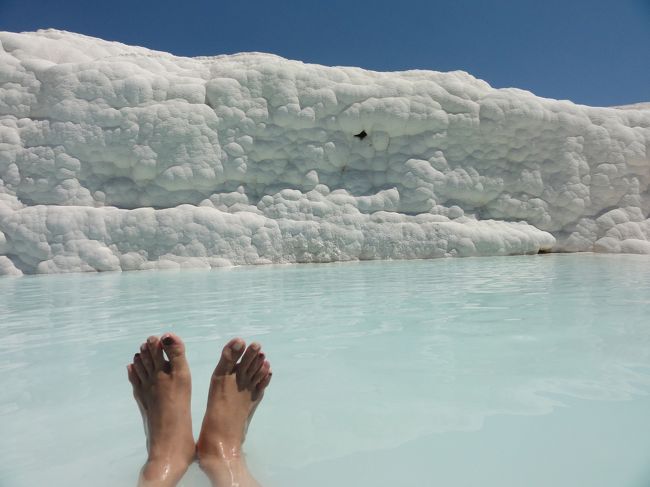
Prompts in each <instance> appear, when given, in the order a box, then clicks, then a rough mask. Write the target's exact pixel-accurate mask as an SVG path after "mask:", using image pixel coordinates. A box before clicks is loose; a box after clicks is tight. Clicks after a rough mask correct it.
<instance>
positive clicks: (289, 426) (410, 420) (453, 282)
mask: <svg viewBox="0 0 650 487" xmlns="http://www.w3.org/2000/svg"><path fill="white" fill-rule="evenodd" d="M166 330H171V331H174V332H176V333H178V334H180V335H181V336H183V337H184V338H185V340H186V342H187V345H188V351H189V360H190V365H191V367H192V372H193V377H194V395H193V414H194V423H195V430H196V428H198V426H200V420H201V417H202V414H203V407H204V403H205V397H206V393H207V383H208V379H209V375H210V372H211V370H212V368H213V367H214V364H215V362H216V360H217V358H218V354H219V351H220V349H221V346H222V345H223V343H224V341H225V340H227V339H228V338H229V337H231V336H235V335H239V336H242V337H244V338H245V339H246V340H252V339H256V340H260V341H262V343H263V344H264V345H265V349H266V352H267V355H268V356H269V359H270V360H271V362H272V364H273V369H274V375H273V383H272V385H271V388H270V390H269V392H268V394H267V396H266V398H265V399H264V403H263V405H262V407H260V409H259V410H258V413H257V415H256V418H255V420H254V421H253V424H252V426H251V430H250V432H249V437H248V440H247V446H248V448H247V451H248V456H249V464H250V466H251V467H252V470H253V471H254V472H255V474H256V475H257V476H258V477H259V478H260V480H262V481H263V483H264V484H265V486H267V487H268V486H270V487H274V486H277V487H280V486H282V487H287V486H289V487H290V486H305V485H309V486H332V485H342V486H347V485H350V486H366V485H367V486H393V485H417V486H429V485H431V486H433V485H436V486H449V487H456V486H468V487H469V486H477V485H481V486H498V487H511V486H512V487H515V486H517V487H521V486H523V485H525V486H527V487H536V486H539V487H542V486H544V487H548V486H553V487H564V486H566V487H569V486H570V487H576V486H589V487H601V486H602V487H642V486H647V485H650V395H649V393H650V258H647V257H639V256H602V255H545V256H529V257H508V258H476V259H441V260H434V261H410V262H373V263H359V264H334V265H320V266H316V265H314V266H311V265H309V266H308V265H301V266H280V267H277V266H275V267H256V268H236V269H230V270H216V271H207V272H206V271H183V272H136V273H123V274H119V273H110V274H99V275H59V276H37V277H24V278H17V279H16V278H3V279H0V372H1V373H2V383H1V387H0V431H1V434H0V485H1V486H3V487H4V486H7V487H9V486H11V487H23V486H25V487H27V486H29V487H32V486H35V485H49V486H72V485H74V486H82V485H92V486H122V485H125V486H128V485H132V484H134V480H135V478H136V476H137V471H138V468H139V466H140V465H141V463H142V461H143V459H144V437H143V433H142V425H141V421H140V417H139V414H138V412H137V408H136V406H135V403H134V402H133V399H132V397H131V392H130V385H129V384H128V382H127V380H126V370H125V365H126V364H127V363H128V362H129V360H130V359H131V357H132V356H133V353H135V351H136V350H137V347H138V346H139V344H140V342H141V341H142V340H143V339H144V338H145V337H146V336H148V335H149V334H159V333H162V332H163V331H166ZM182 485H185V486H194V485H197V486H204V485H207V484H206V482H205V480H204V479H203V478H202V477H201V476H200V474H199V472H198V471H197V470H194V469H193V470H192V471H190V472H189V473H188V476H187V477H186V479H185V480H184V481H183V483H182Z"/></svg>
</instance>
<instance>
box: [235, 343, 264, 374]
mask: <svg viewBox="0 0 650 487" xmlns="http://www.w3.org/2000/svg"><path fill="white" fill-rule="evenodd" d="M261 349H262V346H261V345H260V344H259V343H257V342H253V343H251V344H250V345H249V346H248V348H247V349H246V351H245V352H244V356H243V357H242V359H241V363H240V364H239V369H240V370H243V371H246V370H247V369H248V367H250V365H251V364H252V363H253V362H254V361H255V359H256V358H257V355H258V354H259V353H260V350H261Z"/></svg>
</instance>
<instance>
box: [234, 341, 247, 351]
mask: <svg viewBox="0 0 650 487" xmlns="http://www.w3.org/2000/svg"><path fill="white" fill-rule="evenodd" d="M242 348H244V344H243V343H242V342H235V343H233V345H232V349H233V350H234V351H235V352H241V349H242Z"/></svg>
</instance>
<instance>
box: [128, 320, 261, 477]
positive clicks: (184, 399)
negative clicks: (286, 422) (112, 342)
mask: <svg viewBox="0 0 650 487" xmlns="http://www.w3.org/2000/svg"><path fill="white" fill-rule="evenodd" d="M163 351H164V354H163ZM165 355H167V359H168V360H167V359H165ZM127 371H128V378H129V382H131V384H132V386H133V395H134V397H135V400H136V402H137V404H138V407H139V409H140V412H141V414H142V419H143V422H144V427H145V433H146V436H147V452H148V457H147V461H146V462H145V464H144V466H143V467H142V470H141V473H140V478H139V483H138V485H140V486H161V487H166V486H173V485H176V484H177V483H178V481H179V480H180V478H181V477H182V476H183V474H184V473H185V471H186V470H187V468H188V467H189V465H190V464H191V463H192V462H193V461H194V460H195V459H198V460H199V465H200V467H201V468H202V469H203V471H204V472H205V473H206V475H207V476H208V477H209V478H210V480H211V482H212V484H213V485H214V486H219V487H222V486H233V485H238V486H240V487H247V486H257V485H259V484H258V483H257V482H256V481H255V479H254V478H253V477H252V476H251V474H250V473H249V472H248V469H247V467H246V463H245V460H244V457H243V455H242V444H243V442H244V439H245V436H246V431H247V429H248V425H249V424H250V421H251V418H252V416H253V413H254V412H255V409H256V408H257V406H258V405H259V403H260V401H261V400H262V397H263V395H264V390H265V389H266V387H267V386H268V385H269V382H270V381H271V376H272V372H271V367H270V364H269V362H268V361H267V360H266V357H265V354H264V353H263V352H262V350H261V346H260V345H259V344H257V343H252V344H251V345H250V346H249V347H248V348H246V344H245V343H244V341H243V340H242V339H240V338H233V339H232V340H230V342H228V343H227V344H226V346H225V347H224V348H223V351H222V353H221V357H220V359H219V362H218V364H217V366H216V368H215V370H214V372H213V374H212V377H211V379H210V391H209V394H208V404H207V408H206V412H205V416H204V418H203V425H202V427H201V433H200V435H199V441H198V442H197V443H196V444H195V443H194V437H193V435H192V420H191V413H190V401H191V393H192V385H191V376H190V370H189V366H188V364H187V359H186V357H185V345H184V344H183V342H182V340H181V339H180V338H179V337H178V336H176V335H173V334H171V333H167V334H165V335H163V336H162V337H161V338H160V339H159V338H158V337H155V336H151V337H149V338H148V339H147V341H146V342H145V343H143V344H142V345H141V347H140V352H139V353H136V354H135V356H134V358H133V363H131V364H129V365H128V366H127Z"/></svg>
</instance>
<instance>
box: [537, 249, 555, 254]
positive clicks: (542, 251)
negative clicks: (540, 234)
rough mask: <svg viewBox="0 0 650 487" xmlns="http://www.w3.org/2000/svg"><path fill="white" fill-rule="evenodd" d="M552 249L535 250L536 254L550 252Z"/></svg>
mask: <svg viewBox="0 0 650 487" xmlns="http://www.w3.org/2000/svg"><path fill="white" fill-rule="evenodd" d="M551 252H552V251H551V249H539V251H538V252H537V253H538V254H550V253H551Z"/></svg>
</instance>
